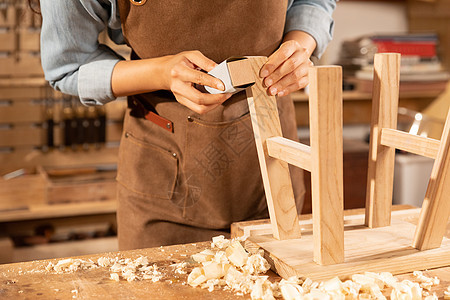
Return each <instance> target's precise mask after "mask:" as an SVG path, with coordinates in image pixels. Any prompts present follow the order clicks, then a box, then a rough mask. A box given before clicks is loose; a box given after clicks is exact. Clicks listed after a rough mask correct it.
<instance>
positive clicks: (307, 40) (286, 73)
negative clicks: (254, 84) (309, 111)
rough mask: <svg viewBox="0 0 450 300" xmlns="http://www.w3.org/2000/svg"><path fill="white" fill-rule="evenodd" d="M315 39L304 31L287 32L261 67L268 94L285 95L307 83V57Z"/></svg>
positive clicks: (314, 44) (309, 61)
mask: <svg viewBox="0 0 450 300" xmlns="http://www.w3.org/2000/svg"><path fill="white" fill-rule="evenodd" d="M315 47H316V43H315V40H314V39H313V38H312V37H311V36H310V35H308V34H307V33H305V32H301V31H293V32H289V33H288V34H287V35H286V37H285V42H284V43H283V44H281V46H280V48H278V50H277V51H275V52H274V53H273V54H272V55H271V56H270V57H269V59H268V61H267V63H266V64H265V65H264V66H263V67H262V68H261V71H260V77H262V78H264V81H263V83H264V85H265V86H266V87H267V92H268V94H269V95H277V96H280V97H281V96H286V95H289V94H290V93H292V92H294V91H297V90H299V89H302V88H304V87H305V86H307V85H308V69H309V67H310V66H312V65H313V63H312V62H311V60H310V59H309V58H310V56H311V54H312V52H313V50H314V48H315Z"/></svg>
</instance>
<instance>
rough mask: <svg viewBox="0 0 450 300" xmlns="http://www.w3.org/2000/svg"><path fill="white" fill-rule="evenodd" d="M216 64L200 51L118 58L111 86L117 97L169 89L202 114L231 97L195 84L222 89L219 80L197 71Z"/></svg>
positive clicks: (176, 96)
mask: <svg viewBox="0 0 450 300" xmlns="http://www.w3.org/2000/svg"><path fill="white" fill-rule="evenodd" d="M216 65H217V64H216V63H215V62H214V61H212V60H210V59H209V58H207V57H205V56H204V55H203V54H202V53H201V52H200V51H186V52H181V53H179V54H176V55H169V56H162V57H156V58H150V59H141V60H130V61H120V62H118V63H117V64H116V66H115V67H114V70H113V73H112V80H111V88H112V91H113V94H114V95H115V96H116V97H120V96H130V95H136V94H141V93H148V92H153V91H157V90H170V91H172V92H173V94H174V95H175V98H176V100H177V101H178V102H179V103H181V104H183V105H184V106H186V107H188V108H190V109H191V110H193V111H195V112H197V113H199V114H204V113H207V112H208V111H211V110H213V109H214V108H216V107H217V106H219V105H220V104H222V103H223V102H224V101H225V100H227V99H228V98H230V97H231V94H214V95H213V94H209V93H202V92H201V91H199V90H198V89H196V88H195V87H194V85H195V84H198V85H203V86H205V85H207V86H210V87H212V88H215V89H218V90H222V91H223V90H224V89H225V87H224V85H223V83H222V81H220V80H219V79H217V78H215V77H213V76H211V75H209V74H206V73H205V72H202V71H200V70H204V71H211V70H212V69H213V68H214V67H215V66H216Z"/></svg>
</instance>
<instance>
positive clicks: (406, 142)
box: [380, 128, 440, 158]
mask: <svg viewBox="0 0 450 300" xmlns="http://www.w3.org/2000/svg"><path fill="white" fill-rule="evenodd" d="M380 143H381V145H383V146H387V147H392V148H396V149H400V150H403V151H407V152H410V153H414V154H417V155H422V156H426V157H429V158H436V155H437V153H438V149H439V145H440V143H439V141H438V140H435V139H431V138H426V137H423V136H418V135H415V134H410V133H407V132H403V131H399V130H396V129H391V128H383V129H381V141H380Z"/></svg>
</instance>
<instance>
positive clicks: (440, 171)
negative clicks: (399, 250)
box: [413, 110, 450, 250]
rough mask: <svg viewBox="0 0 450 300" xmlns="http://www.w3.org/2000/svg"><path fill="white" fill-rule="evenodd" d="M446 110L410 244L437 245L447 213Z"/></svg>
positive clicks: (449, 125) (449, 150) (449, 145)
mask: <svg viewBox="0 0 450 300" xmlns="http://www.w3.org/2000/svg"><path fill="white" fill-rule="evenodd" d="M449 135H450V110H449V111H448V114H447V120H446V122H445V126H444V131H443V133H442V138H441V142H440V146H439V150H438V154H437V157H436V160H435V161H434V165H433V169H432V171H431V177H430V181H429V182H428V188H427V191H426V193H425V199H424V201H423V204H422V209H421V211H420V217H419V224H418V225H417V228H416V232H415V235H414V241H413V247H415V248H417V249H419V250H426V249H432V248H438V247H440V245H441V243H442V238H443V237H444V234H445V231H446V229H447V222H448V218H449V216H450V136H449Z"/></svg>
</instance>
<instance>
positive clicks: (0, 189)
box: [0, 174, 46, 211]
mask: <svg viewBox="0 0 450 300" xmlns="http://www.w3.org/2000/svg"><path fill="white" fill-rule="evenodd" d="M24 187H26V188H24ZM45 189H46V181H45V178H44V177H42V176H40V175H39V174H35V175H24V176H22V177H18V178H13V179H9V180H3V179H1V180H0V211H8V210H9V211H14V210H16V209H24V208H27V207H28V206H30V205H40V204H44V203H45V198H46V194H45Z"/></svg>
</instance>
